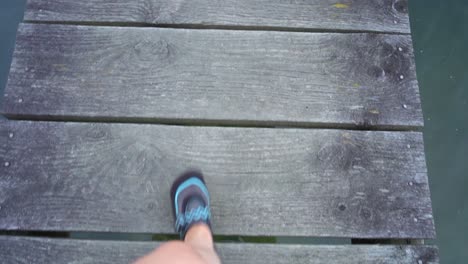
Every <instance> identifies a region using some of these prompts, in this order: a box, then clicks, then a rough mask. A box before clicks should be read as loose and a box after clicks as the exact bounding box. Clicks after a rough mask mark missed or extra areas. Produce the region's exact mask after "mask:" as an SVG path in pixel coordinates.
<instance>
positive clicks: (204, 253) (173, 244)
mask: <svg viewBox="0 0 468 264" xmlns="http://www.w3.org/2000/svg"><path fill="white" fill-rule="evenodd" d="M160 263H161V264H164V263H174V264H179V263H180V264H186V263H193V264H220V263H221V261H220V259H219V257H218V255H217V254H216V252H215V250H214V244H213V237H212V235H211V231H210V228H209V227H208V226H207V225H206V224H202V223H200V224H196V225H194V226H192V227H191V228H190V229H189V230H188V231H187V234H186V236H185V241H184V242H182V241H170V242H167V243H164V244H162V245H161V246H160V247H158V248H157V249H156V250H154V251H153V252H151V253H149V254H148V255H146V256H144V257H142V258H140V259H138V260H137V261H136V262H135V264H160Z"/></svg>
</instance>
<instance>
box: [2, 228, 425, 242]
mask: <svg viewBox="0 0 468 264" xmlns="http://www.w3.org/2000/svg"><path fill="white" fill-rule="evenodd" d="M0 236H20V237H42V238H68V239H77V240H99V241H135V242H137V241H138V242H141V241H158V242H165V241H170V240H178V239H179V236H178V235H176V234H152V233H124V232H122V233H117V232H84V231H79V232H61V231H0ZM214 241H215V242H216V243H257V244H282V245H288V244H294V245H350V244H353V245H424V244H425V243H424V240H421V239H352V238H351V239H350V238H340V237H292V236H277V237H270V236H235V235H231V236H229V235H214Z"/></svg>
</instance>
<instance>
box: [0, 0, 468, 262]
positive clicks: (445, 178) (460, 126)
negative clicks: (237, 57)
mask: <svg viewBox="0 0 468 264" xmlns="http://www.w3.org/2000/svg"><path fill="white" fill-rule="evenodd" d="M370 1H371V0H370ZM409 2H410V4H409V10H410V17H411V29H412V35H413V41H414V50H415V53H416V66H417V73H418V80H419V86H420V90H421V97H422V103H423V111H424V119H425V128H424V141H425V147H426V158H427V165H428V172H429V180H430V184H431V192H432V203H433V208H434V214H435V222H436V229H437V240H436V241H434V242H435V243H436V244H437V245H438V246H439V249H440V256H441V263H466V262H468V190H467V187H468V172H467V171H468V63H467V62H468V52H467V51H466V49H468V1H467V0H446V1H442V0H410V1H409ZM24 3H25V0H2V1H1V2H0V95H1V94H3V89H4V85H5V83H6V78H7V76H8V71H9V66H10V62H11V54H12V52H13V47H14V41H15V33H16V28H17V25H18V23H19V22H20V21H21V19H22V16H23V8H24ZM290 240H291V239H289V242H291V241H290ZM292 242H294V241H292ZM297 242H298V243H303V241H297ZM0 250H1V249H0Z"/></svg>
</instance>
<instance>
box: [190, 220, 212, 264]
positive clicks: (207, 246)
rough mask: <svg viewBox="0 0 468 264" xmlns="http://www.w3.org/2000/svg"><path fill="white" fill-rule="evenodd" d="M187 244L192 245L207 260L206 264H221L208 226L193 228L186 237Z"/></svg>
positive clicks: (201, 224) (200, 225)
mask: <svg viewBox="0 0 468 264" xmlns="http://www.w3.org/2000/svg"><path fill="white" fill-rule="evenodd" d="M185 243H186V244H188V245H190V246H191V247H192V248H193V249H194V250H195V251H196V252H197V253H198V254H199V255H200V256H201V257H202V258H203V259H204V260H205V263H210V264H215V263H216V264H219V263H221V261H220V259H219V257H218V254H216V251H215V249H214V244H213V235H212V234H211V230H210V228H209V227H208V226H207V225H206V224H203V223H199V224H196V225H194V226H192V227H191V228H190V229H189V230H188V231H187V234H186V235H185Z"/></svg>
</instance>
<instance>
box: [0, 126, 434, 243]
mask: <svg viewBox="0 0 468 264" xmlns="http://www.w3.org/2000/svg"><path fill="white" fill-rule="evenodd" d="M0 145H1V146H4V147H2V148H1V149H0V162H1V163H0V165H2V166H0V207H1V209H0V229H3V230H61V231H74V230H75V231H113V232H114V231H115V232H141V233H146V232H150V233H172V232H173V220H172V212H171V206H170V197H169V189H170V185H171V183H172V182H173V180H174V179H175V177H176V176H177V175H178V174H179V173H181V172H183V171H185V170H186V169H187V168H200V169H201V170H202V171H203V172H204V174H205V178H206V182H207V185H208V187H209V189H210V192H211V196H212V212H213V227H214V232H215V233H216V234H224V235H229V234H239V235H266V236H270V235H272V236H273V235H285V236H326V237H330V236H331V237H334V236H335V237H336V236H338V237H352V238H360V237H362V238H387V237H388V238H432V237H434V224H433V217H432V209H431V201H430V197H429V189H428V182H427V175H426V166H425V159H424V150H423V140H422V134H421V133H419V132H376V131H345V130H317V129H268V128H255V129H254V128H227V127H224V128H223V127H184V126H160V125H131V124H98V123H62V122H26V121H24V122H23V121H9V122H4V123H2V124H1V125H0Z"/></svg>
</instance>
